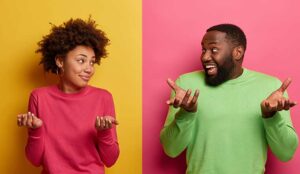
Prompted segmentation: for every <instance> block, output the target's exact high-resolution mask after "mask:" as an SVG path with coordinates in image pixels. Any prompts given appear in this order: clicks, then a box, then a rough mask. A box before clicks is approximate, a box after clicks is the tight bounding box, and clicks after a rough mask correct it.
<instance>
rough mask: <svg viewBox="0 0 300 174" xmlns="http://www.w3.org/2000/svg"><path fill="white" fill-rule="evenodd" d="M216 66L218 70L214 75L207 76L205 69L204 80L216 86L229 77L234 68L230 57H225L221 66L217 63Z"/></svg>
mask: <svg viewBox="0 0 300 174" xmlns="http://www.w3.org/2000/svg"><path fill="white" fill-rule="evenodd" d="M217 68H218V72H217V75H216V76H214V77H212V76H209V75H208V74H207V72H206V71H205V82H206V84H208V85H209V86H218V85H220V84H222V83H224V82H225V81H227V80H228V79H229V78H230V75H231V73H232V71H233V70H234V68H235V65H234V63H233V61H232V57H227V58H226V59H225V62H224V63H223V65H221V66H220V65H218V64H217Z"/></svg>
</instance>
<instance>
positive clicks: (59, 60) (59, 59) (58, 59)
mask: <svg viewBox="0 0 300 174" xmlns="http://www.w3.org/2000/svg"><path fill="white" fill-rule="evenodd" d="M55 63H56V66H57V67H58V68H62V67H63V66H64V61H63V58H62V57H61V56H56V57H55Z"/></svg>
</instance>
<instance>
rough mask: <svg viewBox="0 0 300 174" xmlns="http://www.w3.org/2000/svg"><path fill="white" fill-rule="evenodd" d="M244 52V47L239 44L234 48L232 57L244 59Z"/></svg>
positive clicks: (236, 59) (238, 59)
mask: <svg viewBox="0 0 300 174" xmlns="http://www.w3.org/2000/svg"><path fill="white" fill-rule="evenodd" d="M244 53H245V50H244V47H243V46H241V45H239V46H237V47H235V48H234V49H233V52H232V57H233V59H234V60H235V61H240V60H242V59H243V57H244Z"/></svg>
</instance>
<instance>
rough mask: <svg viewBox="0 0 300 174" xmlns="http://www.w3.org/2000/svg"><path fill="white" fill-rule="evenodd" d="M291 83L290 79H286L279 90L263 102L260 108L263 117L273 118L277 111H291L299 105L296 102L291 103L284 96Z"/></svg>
mask: <svg viewBox="0 0 300 174" xmlns="http://www.w3.org/2000/svg"><path fill="white" fill-rule="evenodd" d="M291 82H292V80H291V79H290V78H288V79H286V80H285V81H284V82H283V83H282V85H281V87H280V88H279V89H277V90H276V91H274V92H272V93H271V95H270V96H269V97H268V98H267V99H265V100H263V101H262V102H261V105H260V106H261V112H262V115H263V117H265V118H269V117H273V116H274V115H275V113H276V112H277V111H281V110H283V109H284V110H289V109H290V108H291V107H293V106H295V105H296V104H297V103H296V102H295V101H291V100H289V99H287V98H285V97H284V96H283V93H284V91H285V90H286V89H287V88H288V86H289V85H290V84H291Z"/></svg>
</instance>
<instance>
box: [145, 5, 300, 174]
mask: <svg viewBox="0 0 300 174" xmlns="http://www.w3.org/2000/svg"><path fill="white" fill-rule="evenodd" d="M299 7H300V1H297V0H285V1H282V0H277V1H276V0H252V1H247V2H245V1H240V0H224V1H216V0H211V1H199V0H189V1H179V0H177V1H176V0H163V1H162V0H143V173H144V174H182V173H184V171H185V161H184V160H185V159H184V155H182V156H181V157H180V158H177V159H171V158H169V157H167V156H166V155H165V154H164V153H163V151H162V147H161V145H160V143H159V131H160V129H161V128H162V126H163V123H164V121H165V117H166V114H167V108H168V107H167V105H166V104H165V101H166V100H167V99H168V97H169V94H170V89H169V88H168V86H167V84H166V79H167V78H168V77H171V78H173V79H175V78H177V77H178V75H179V74H182V73H185V72H189V71H193V70H197V69H199V68H201V66H200V65H201V64H200V60H199V57H200V51H201V45H200V43H201V39H202V36H203V34H204V33H205V29H207V28H208V27H210V26H212V25H215V24H219V23H226V22H227V23H233V24H237V25H238V26H240V27H241V28H242V29H243V30H244V31H245V33H246V36H247V38H248V48H247V51H246V56H245V61H244V66H245V67H247V68H249V69H253V70H257V71H260V72H263V73H267V74H271V75H274V76H277V77H279V78H280V79H281V80H284V79H285V78H287V77H292V79H293V82H292V84H291V86H290V87H289V89H288V92H289V95H290V97H291V98H292V99H294V100H296V101H298V102H299V103H300V92H299V90H300V76H299V75H298V74H299V68H300V62H299V60H300V56H299V54H297V53H298V52H299V50H300V44H299V41H300V34H299V32H300V20H299V19H300V11H299ZM296 72H297V73H296ZM292 119H293V123H294V126H295V128H296V130H297V132H298V134H299V133H300V104H299V105H298V106H296V107H294V108H293V109H292ZM299 164H300V150H299V149H298V151H297V152H296V154H295V157H294V159H293V160H291V161H289V162H287V163H281V162H279V161H278V160H277V159H276V158H275V157H274V156H272V155H269V159H268V164H267V172H266V173H268V174H282V173H289V174H299V172H300V169H299V167H298V168H297V165H299ZM233 167H234V166H233ZM297 171H298V172H297Z"/></svg>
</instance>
